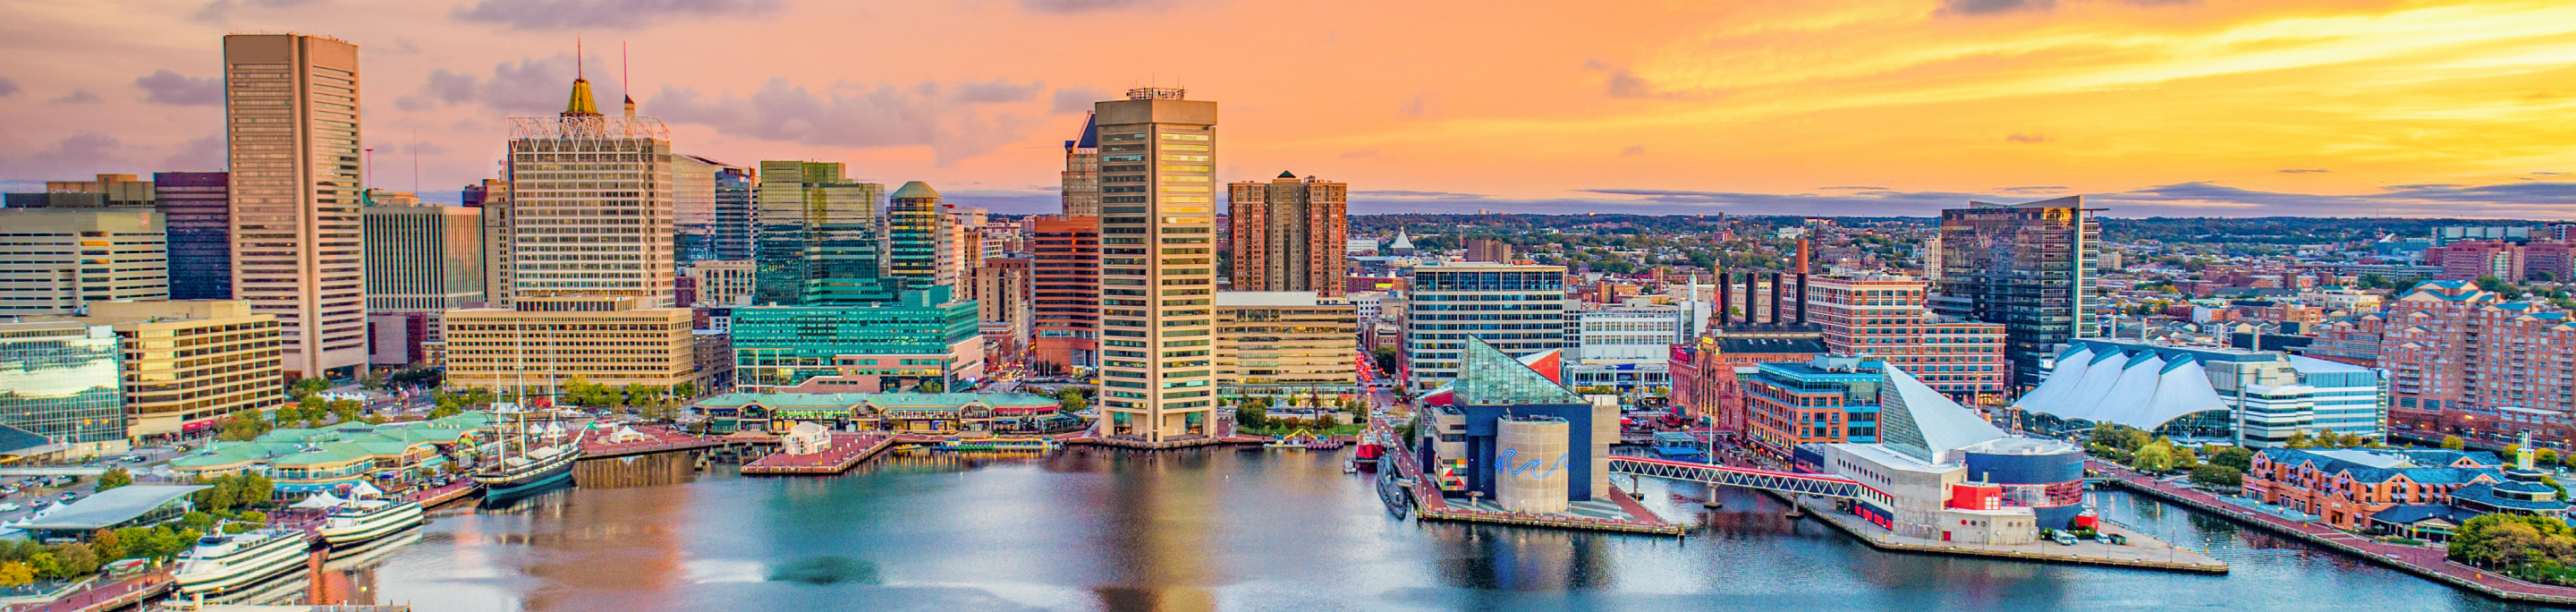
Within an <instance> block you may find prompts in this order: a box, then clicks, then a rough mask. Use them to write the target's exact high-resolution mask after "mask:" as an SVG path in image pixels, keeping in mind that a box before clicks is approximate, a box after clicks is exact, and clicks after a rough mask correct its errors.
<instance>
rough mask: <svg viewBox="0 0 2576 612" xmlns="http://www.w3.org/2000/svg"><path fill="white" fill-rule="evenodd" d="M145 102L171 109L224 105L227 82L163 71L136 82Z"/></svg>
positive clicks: (136, 79) (140, 78) (144, 76)
mask: <svg viewBox="0 0 2576 612" xmlns="http://www.w3.org/2000/svg"><path fill="white" fill-rule="evenodd" d="M134 86H135V87H141V88H143V93H144V96H143V101H145V102H150V103H153V104H167V105H170V106H223V105H224V80H223V79H219V78H204V79H200V78H194V77H190V76H187V75H183V74H179V73H177V72H174V71H171V70H170V69H167V68H163V69H161V70H157V71H154V72H153V73H152V74H147V75H143V76H140V77H136V78H135V79H134Z"/></svg>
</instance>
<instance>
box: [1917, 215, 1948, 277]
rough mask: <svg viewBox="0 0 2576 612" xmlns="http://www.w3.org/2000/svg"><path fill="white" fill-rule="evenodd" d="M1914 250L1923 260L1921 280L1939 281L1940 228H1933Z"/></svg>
mask: <svg viewBox="0 0 2576 612" xmlns="http://www.w3.org/2000/svg"><path fill="white" fill-rule="evenodd" d="M1914 252H1915V253H1916V254H1917V255H1918V256H1920V257H1921V258H1922V260H1923V280H1925V281H1928V282H1932V283H1939V282H1941V230H1940V229H1939V228H1934V229H1933V230H1932V234H1931V235H1928V236H1924V237H1923V246H1922V247H1921V248H1918V249H1915V251H1914Z"/></svg>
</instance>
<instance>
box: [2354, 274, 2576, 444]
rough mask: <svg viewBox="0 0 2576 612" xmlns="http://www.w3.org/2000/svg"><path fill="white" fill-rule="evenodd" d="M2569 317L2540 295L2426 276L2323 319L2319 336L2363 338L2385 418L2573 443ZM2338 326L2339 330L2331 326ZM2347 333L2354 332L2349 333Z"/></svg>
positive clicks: (2439, 429) (2575, 333)
mask: <svg viewBox="0 0 2576 612" xmlns="http://www.w3.org/2000/svg"><path fill="white" fill-rule="evenodd" d="M2568 318H2569V315H2568V314H2567V313H2566V312H2564V311H2562V310H2560V309H2558V308H2557V307H2555V306H2552V305H2550V304H2549V303H2548V302H2545V301H2537V300H2534V301H2509V300H2506V299H2505V298H2504V297H2503V296H2500V295H2496V294H2495V293H2493V292H2489V291H2485V290H2481V289H2479V288H2478V286H2477V285H2476V284H2475V283H2471V282H2469V281H2459V280H2440V281H2430V282H2426V283H2422V284H2418V285H2416V286H2415V287H2414V288H2413V289H2409V290H2407V292H2406V294H2405V295H2402V296H2399V297H2397V298H2396V299H2393V300H2389V301H2388V302H2387V303H2386V304H2385V305H2384V306H2383V308H2382V309H2381V311H2380V312H2377V313H2371V314H2366V315H2361V316H2356V317H2350V318H2345V319H2338V320H2335V321H2333V322H2329V323H2327V324H2326V325H2325V326H2324V327H2325V330H2324V331H2325V332H2327V333H2325V334H2321V336H2327V337H2343V338H2354V337H2359V338H2372V339H2376V340H2377V342H2378V345H2377V346H2376V347H2375V350H2371V351H2370V353H2372V354H2373V355H2374V356H2375V357H2376V359H2375V362H2374V363H2373V364H2372V365H2374V366H2376V367H2377V368H2378V369H2380V370H2383V371H2386V372H2388V378H2389V385H2390V386H2389V393H2390V396H2391V400H2392V402H2393V403H2392V405H2390V406H2389V407H2388V416H2389V421H2390V423H2391V425H2393V426H2394V427H2396V428H2398V429H2412V430H2416V431H2419V432H2424V433H2426V434H2434V435H2439V434H2458V435H2460V436H2461V437H2464V438H2470V439H2475V440H2483V441H2486V442H2489V443H2503V442H2509V441H2512V440H2513V436H2515V435H2518V434H2520V433H2522V432H2525V431H2529V432H2531V434H2532V437H2533V438H2534V439H2535V440H2545V441H2549V442H2552V443H2557V444H2566V443H2570V442H2576V362H2571V361H2569V360H2568V358H2567V352H2568V350H2569V349H2568V347H2570V346H2576V326H2570V325H2569V324H2568ZM2336 332H2341V333H2336ZM2354 332H2361V333H2360V334H2355V333H2354Z"/></svg>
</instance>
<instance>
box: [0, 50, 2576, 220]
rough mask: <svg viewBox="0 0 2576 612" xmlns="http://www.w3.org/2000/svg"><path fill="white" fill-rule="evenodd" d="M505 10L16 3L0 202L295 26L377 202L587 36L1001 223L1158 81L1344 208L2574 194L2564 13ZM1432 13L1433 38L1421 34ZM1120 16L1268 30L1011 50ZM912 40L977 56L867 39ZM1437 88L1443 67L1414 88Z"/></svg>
mask: <svg viewBox="0 0 2576 612" xmlns="http://www.w3.org/2000/svg"><path fill="white" fill-rule="evenodd" d="M522 4H524V5H509V4H504V3H497V2H484V3H479V4H478V3H459V4H454V5H446V6H419V7H370V8H365V9H363V10H361V9H359V8H358V7H352V6H349V5H344V4H339V3H334V2H303V3H279V2H243V3H232V2H216V3H212V4H200V3H193V2H177V3H143V2H137V3H127V4H99V5H81V6H52V7H45V6H30V7H26V9H25V10H20V11H16V12H17V13H19V14H21V15H22V19H20V20H18V21H19V23H17V24H16V25H17V26H18V27H19V28H20V29H19V30H18V32H17V34H18V36H15V37H12V39H11V40H13V41H16V42H12V43H6V44H12V45H34V46H43V47H44V51H45V52H47V53H53V54H64V55H61V56H63V57H68V58H70V59H72V60H73V61H68V62H60V63H59V65H57V64H53V63H49V64H29V65H25V66H19V67H13V68H12V69H11V70H10V71H8V73H5V74H0V79H6V82H5V83H0V92H6V93H5V94H0V109H6V110H7V112H9V113H11V115H12V116H15V117H22V118H27V119H29V120H28V121H26V122H24V123H22V124H20V125H16V126H12V127H11V129H8V130H6V131H5V132H0V143H5V144H7V145H8V146H9V147H10V148H13V149H15V150H17V151H18V153H15V154H9V155H0V184H5V185H6V186H7V188H8V190H11V191H28V190H33V189H32V188H30V185H34V184H35V182H36V181H44V180H66V179H77V178H82V177H86V176H88V175H90V174H94V173H98V172H126V173H138V174H140V173H150V172H155V171H192V170H216V169H220V166H221V164H222V161H221V158H222V156H221V152H222V146H221V145H222V140H221V137H220V134H221V129H222V123H221V106H220V100H221V95H220V93H221V81H220V77H219V76H218V75H219V69H220V49H218V48H216V47H215V46H214V45H211V44H208V43H205V42H203V41H204V40H208V39H211V38H213V37H214V35H216V34H221V33H226V32H256V31H274V30H280V29H293V30H296V31H300V32H304V33H309V34H321V35H330V36H335V37H339V38H341V39H342V40H347V41H349V42H352V43H355V44H358V45H359V46H360V47H362V48H364V49H366V52H365V54H364V56H365V57H366V58H367V61H368V68H367V70H368V72H369V74H370V75H371V76H370V78H369V82H370V87H369V89H370V92H371V93H373V94H374V95H373V96H371V102H372V103H371V104H370V105H369V109H368V111H369V112H368V113H367V115H366V117H365V119H364V125H363V130H362V132H364V133H366V134H368V135H370V136H372V137H373V138H370V139H368V141H367V142H366V143H365V144H366V146H367V147H370V148H373V149H375V151H374V153H376V154H378V156H377V157H376V158H375V159H374V161H373V163H372V164H371V165H372V166H374V167H373V168H371V169H370V170H369V171H368V175H369V176H370V178H371V180H370V185H371V186H373V187H378V188H387V189H396V190H406V191H419V192H422V193H421V195H422V196H423V198H424V199H425V200H427V201H433V202H453V201H454V198H455V197H456V195H455V192H456V189H457V188H459V187H461V186H463V185H465V184H468V183H471V182H474V181H477V180H479V179H482V178H489V177H491V176H492V175H493V174H494V172H493V170H494V169H495V166H493V160H495V159H497V158H498V157H499V155H500V153H501V151H500V150H499V147H498V146H497V145H496V144H495V143H498V142H501V141H503V140H504V139H503V138H502V135H504V134H505V133H506V131H505V130H504V128H503V121H504V119H505V118H506V117H509V116H525V115H530V114H539V113H543V112H547V111H551V110H554V108H555V107H556V106H557V105H558V104H559V102H560V96H561V83H563V82H565V81H567V80H569V78H570V77H571V76H572V73H573V71H574V66H573V64H574V59H573V53H572V52H571V51H570V48H571V47H573V44H572V43H573V42H574V39H576V38H581V39H583V40H586V41H588V42H587V44H586V48H587V50H588V54H587V57H588V63H589V68H590V70H589V71H588V72H589V76H591V77H594V79H593V80H594V81H595V82H597V83H598V84H599V87H600V90H601V95H602V96H603V97H606V96H614V95H618V94H623V93H626V92H627V90H626V88H625V87H623V86H622V85H621V84H620V83H621V82H622V81H624V80H626V79H625V78H624V76H623V74H621V73H624V72H627V71H628V70H627V69H630V68H631V72H632V73H633V74H634V78H633V81H634V82H635V83H636V84H637V87H635V88H634V89H633V94H634V97H635V98H636V99H637V101H638V102H640V103H641V105H642V106H643V112H644V114H647V115H657V116H662V117H664V118H666V119H667V120H669V121H670V122H671V123H672V126H673V131H674V135H673V140H674V142H676V143H679V144H680V148H681V149H684V150H683V151H682V152H685V153H691V154H696V155H705V156H708V157H711V158H714V159H718V160H722V161H724V162H726V163H731V164H737V165H747V164H751V163H755V162H757V161H759V160H764V159H829V160H838V161H845V162H847V163H849V164H851V166H852V167H853V168H854V172H853V176H854V178H861V179H864V180H867V181H874V182H889V184H892V182H899V181H905V180H923V181H927V182H929V183H931V184H933V185H939V186H942V193H943V195H945V196H947V200H949V201H950V202H951V203H955V204H959V205H964V206H983V207H987V208H990V209H992V210H994V211H995V212H1001V213H1037V212H1053V211H1054V210H1055V207H1054V204H1055V203H1056V202H1057V198H1058V196H1057V194H1056V192H1055V191H1054V185H1055V184H1056V183H1057V182H1058V181H1057V180H1056V178H1057V177H1056V176H1055V175H1056V174H1057V173H1058V172H1059V171H1060V169H1061V166H1060V164H1061V159H1062V157H1061V156H1062V154H1063V153H1062V147H1061V144H1062V141H1063V140H1066V139H1069V138H1072V137H1074V136H1075V135H1076V134H1078V133H1079V131H1080V128H1081V125H1082V116H1081V113H1082V111H1083V110H1086V109H1087V108H1088V106H1089V103H1091V102H1096V101H1100V100H1107V99H1114V98H1115V97H1116V95H1115V92H1118V91H1123V90H1125V89H1126V88H1128V87H1131V86H1148V85H1163V86H1173V85H1178V86H1182V87H1186V88H1190V89H1192V90H1193V91H1192V97H1193V98H1194V99H1220V100H1230V101H1234V102H1233V104H1234V105H1235V106H1236V107H1237V108H1239V110H1237V111H1236V113H1237V116H1238V117H1240V118H1239V119H1236V120H1235V121H1233V122H1232V123H1233V125H1234V126H1235V127H1234V129H1233V131H1232V132H1230V133H1231V134H1232V135H1233V136H1234V141H1235V142H1237V143H1239V144H1237V145H1236V146H1235V147H1234V148H1232V149H1231V153H1230V155H1229V156H1228V159H1227V160H1226V162H1225V165H1223V166H1222V167H1220V168H1218V171H1217V174H1218V177H1217V178H1218V179H1219V180H1222V181H1235V180H1259V179H1260V178H1262V177H1264V176H1267V175H1268V174H1269V172H1264V171H1262V169H1265V168H1279V167H1293V168H1299V169H1300V171H1301V172H1309V173H1314V174H1321V175H1326V176H1334V177H1337V178H1340V179H1343V180H1349V181H1351V182H1353V183H1356V184H1364V185H1369V186H1371V189H1368V190H1360V191H1355V192H1354V193H1353V194H1352V204H1351V208H1352V212H1353V213H1355V214H1368V213H1388V212H1409V211H1415V210H1419V211H1424V212H1471V211H1475V210H1496V211H1511V212H1539V211H1547V210H1567V208H1565V207H1566V206H1568V205H1581V206H1583V208H1580V209H1579V210H1599V211H1604V212H1641V213H1676V214H1694V213H1715V212H1731V213H1738V214H1819V213H1827V212H1830V213H1833V214H1852V215H1909V216H1932V215H1936V214H1938V210H1940V209H1941V208H1943V207H1946V206H1950V205H1954V204H1955V203H1956V202H1958V201H1961V200H1966V199H1975V198H1990V199H2038V198H2040V197H2045V196H2050V195H2068V194H2078V193H2080V194H2084V195H2086V196H2087V198H2088V199H2090V200H2092V201H2094V202H2098V203H2099V204H2100V205H2102V206H2103V207H2105V208H2108V209H2109V211H2108V213H2107V214H2108V215H2110V216H2149V215H2186V216H2201V215H2219V216H2253V215H2276V214H2277V215H2334V216H2380V215H2385V216H2454V217H2509V218H2550V217H2551V216H2552V215H2554V214H2556V211H2555V210H2554V209H2552V208H2550V207H2551V206H2553V205H2564V204H2569V203H2576V188H2571V185H2570V184H2569V183H2568V182H2566V181H2564V180H2562V179H2560V178H2558V177H2559V176H2560V175H2558V174H2554V173H2559V172H2566V171H2569V170H2576V168H2570V167H2569V166H2570V164H2568V163H2567V162H2568V161H2569V157H2568V155H2566V154H2564V153H2560V152H2557V151H2555V150H2552V149H2551V148H2549V147H2547V144H2548V143H2551V142H2556V141H2559V140H2563V138H2561V137H2560V136H2562V135H2563V134H2562V132H2563V129H2562V128H2555V127H2552V123H2550V122H2548V121H2547V119H2548V118H2549V117H2551V116H2554V113H2555V112H2559V111H2561V110H2562V109H2563V107H2564V106H2566V105H2567V104H2568V103H2567V102H2563V101H2561V100H2562V99H2563V98H2561V97H2559V95H2558V94H2556V93H2553V90H2552V88H2551V84H2552V83H2553V82H2554V81H2553V80H2552V77H2551V75H2552V74H2553V73H2554V72H2555V71H2556V70H2557V68H2556V65H2557V64H2562V63H2564V61H2563V60H2564V57H2563V56H2564V55H2565V53H2566V52H2565V51H2563V50H2560V49H2559V48H2557V47H2554V46H2551V41H2553V40H2556V39H2559V38H2563V37H2564V36H2565V34H2566V33H2567V32H2568V31H2569V30H2571V29H2576V26H2570V25H2566V24H2570V23H2576V19H2570V18H2569V17H2576V12H2571V11H2576V9H2571V8H2567V7H2555V6H2542V5H2524V4H2513V3H2503V2H2429V3H2417V4H2409V5H2403V6H2400V5H2378V6H2358V7H2322V6H2269V7H2241V6H2233V5H2217V4H2213V3H2191V2H2185V3H2146V2H2063V3H2057V2H1991V1H1970V0H1947V2H1944V1H1942V0H1920V1H1905V2H1896V1H1886V2H1848V3H1836V4H1832V5H1825V6H1800V7H1796V8H1786V7H1708V8H1670V7H1636V6H1604V7H1583V8H1581V9H1570V8H1564V7H1552V6H1544V5H1541V6H1534V7H1529V8H1525V9H1510V7H1503V8H1504V9H1505V10H1495V11H1490V12H1492V13H1494V15H1454V14H1451V12H1447V11H1445V10H1444V9H1442V8H1440V7H1381V6H1355V7H1345V8H1347V9H1349V10H1338V9H1337V10H1333V11H1310V10H1302V9H1292V8H1290V7H1285V6H1280V5H1271V4H1266V3H1226V4H1218V5H1212V6H1195V5H1182V4H1176V3H1161V2H1057V1H1048V0H1024V1H1021V2H983V3H956V4H940V5H930V4H921V5H903V6H866V7H843V6H837V5H831V4H826V3H812V2H803V3H786V2H710V3H691V4H681V5H663V6H665V8H660V9H655V8H649V7H639V6H628V5H627V4H626V3H621V2H571V1H565V2H538V3H532V4H528V3H522ZM1789 11H1795V12H1789ZM1435 17H1438V18H1441V19H1444V20H1448V21H1444V22H1443V23H1447V24H1449V25H1451V26H1454V27H1447V28H1441V29H1438V31H1420V30H1419V28H1414V27H1411V26H1415V25H1419V24H1421V23H1427V22H1429V21H1430V20H1432V19H1434V18H1435ZM853 18H855V19H859V20H862V21H867V22H878V23H908V24H915V25H918V26H919V27H917V28H890V29H888V30H889V31H885V32H879V33H874V34H871V36H870V37H868V39H867V40H870V41H875V42H872V43H868V44H860V43H856V42H839V41H838V40H831V39H825V40H824V42H821V43H816V44H815V46H816V47H817V48H819V49H822V50H827V51H830V50H840V51H848V53H815V54H810V59H808V58H807V57H795V58H784V57H783V56H781V59H778V61H777V62H776V63H774V64H762V63H757V62H755V60H759V59H761V58H764V57H772V56H774V55H775V54H771V53H769V52H768V49H766V48H765V47H764V46H762V45H758V44H749V45H741V46H724V47H714V48H710V47H707V46H704V45H694V44H673V43H670V42H665V41H668V40H671V39H672V37H673V36H687V37H692V38H706V39H713V40H760V39H764V38H793V36H786V37H781V36H778V35H779V34H782V33H783V34H788V35H793V34H797V33H799V32H802V31H804V30H805V29H808V28H816V27H820V24H825V23H835V22H848V21H849V20H850V19H853ZM1108 20H1125V21H1126V22H1132V23H1142V24H1148V25H1150V24H1157V23H1195V22H1203V21H1210V22H1223V21H1236V20H1261V21H1263V22H1265V23H1268V24H1272V25H1274V26H1276V27H1269V28H1264V32H1265V33H1263V34H1261V35H1259V36H1250V37H1230V36H1224V35H1218V34H1216V33H1215V31H1214V30H1211V31H1210V33H1208V34H1184V35H1183V36H1186V37H1189V38H1190V39H1191V40H1193V41H1195V42H1196V43H1198V44H1204V45H1205V46H1207V48H1208V49H1209V51H1208V52H1206V53H1193V54H1153V53H1149V52H1145V51H1142V50H1108V51H1104V53H1106V56H1105V57H1096V58H1087V59H1081V60H1076V59H1071V58H1070V57H1067V58H1057V57H1047V56H1029V55H1027V54H1019V53H1013V52H1010V50H1012V49H1018V48H1025V46H1030V45H1034V46H1049V45H1056V46H1064V45H1078V44H1080V40H1081V36H1083V34H1082V32H1083V31H1085V29H1086V28H1087V27H1089V26H1088V25H1086V24H1098V23H1103V22H1106V21H1108ZM1326 20H1329V21H1326ZM1459 20H1463V21H1459ZM395 24H399V25H395ZM804 24H816V25H804ZM952 24H953V25H952ZM1747 24H1760V25H1747ZM110 25H113V26H115V27H117V28H118V29H116V30H113V31H109V30H105V29H104V28H107V27H108V26H110ZM1397 33H1405V34H1408V35H1409V36H1410V37H1399V36H1396V34H1397ZM916 39H918V41H922V42H926V41H929V40H939V41H942V43H941V45H942V47H943V48H956V49H982V50H978V51H971V52H960V53H944V54H938V55H937V56H929V55H921V54H903V53H880V52H873V51H869V49H875V48H884V49H901V48H915V46H914V45H909V44H906V43H907V41H915V40H916ZM147 40H148V41H151V42H148V43H146V42H140V41H147ZM1496 40H1512V41H1516V42H1514V43H1513V44H1509V45H1501V44H1496V43H1495V42H1493V41H1496ZM621 42H627V43H630V44H629V45H628V47H629V49H630V50H631V58H632V62H631V66H621V65H620V64H621V63H623V62H620V61H619V50H618V49H617V48H615V47H616V46H617V45H618V44H619V43H621ZM879 43H882V44H879ZM19 50H20V51H30V49H25V48H22V49H19ZM747 65H748V66H760V68H758V69H745V68H743V66H747ZM1244 65H1262V66H1273V65H1284V66H1291V67H1294V68H1296V69H1298V70H1301V71H1309V72H1314V73H1317V74H1328V75H1331V76H1332V80H1333V81H1334V82H1338V83H1340V85H1338V86H1333V87H1313V86H1312V83H1311V81H1302V80H1282V79H1275V78H1273V77H1269V76H1266V75H1264V76H1249V75H1252V74H1255V73H1257V72H1269V71H1268V70H1263V71H1245V70H1241V69H1240V68H1239V67H1241V66H1244ZM1429 65H1439V66H1443V69H1442V70H1440V71H1425V70H1420V69H1418V68H1414V67H1418V66H1429ZM75 66H77V68H75ZM1238 75H1243V76H1238ZM2428 75H2429V76H2428ZM1290 82H1296V83H1297V84H1296V85H1290V84H1289V83H1290ZM415 132H417V133H418V134H419V135H418V136H417V138H418V141H417V142H419V143H420V144H419V146H417V147H415V146H414V145H413V142H414V138H415V137H414V136H413V134H414V133H415ZM415 150H416V151H417V152H418V154H419V167H420V170H419V174H418V176H419V179H418V181H417V183H416V184H415V182H414V180H413V172H411V170H412V168H411V166H412V156H413V152H414V151H415ZM1274 171H1275V170H1274Z"/></svg>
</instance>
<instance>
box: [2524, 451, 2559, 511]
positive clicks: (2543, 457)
mask: <svg viewBox="0 0 2576 612" xmlns="http://www.w3.org/2000/svg"><path fill="white" fill-rule="evenodd" d="M2531 461H2532V463H2535V464H2540V465H2556V464H2557V463H2558V450H2557V449H2550V448H2544V449H2540V450H2539V451H2536V452H2533V453H2531ZM2560 499H2566V498H2565V497H2560Z"/></svg>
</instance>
